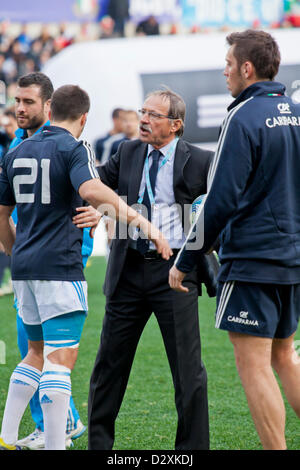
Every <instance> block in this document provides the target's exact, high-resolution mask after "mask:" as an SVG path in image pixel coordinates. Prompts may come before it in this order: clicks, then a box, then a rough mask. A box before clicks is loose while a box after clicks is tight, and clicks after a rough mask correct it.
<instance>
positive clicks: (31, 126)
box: [10, 72, 97, 450]
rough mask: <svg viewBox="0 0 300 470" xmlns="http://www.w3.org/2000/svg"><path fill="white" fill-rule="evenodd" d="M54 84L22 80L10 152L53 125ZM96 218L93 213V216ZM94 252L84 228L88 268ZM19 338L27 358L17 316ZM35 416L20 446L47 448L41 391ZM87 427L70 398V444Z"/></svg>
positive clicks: (37, 77)
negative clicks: (50, 117)
mask: <svg viewBox="0 0 300 470" xmlns="http://www.w3.org/2000/svg"><path fill="white" fill-rule="evenodd" d="M53 91H54V90H53V85H52V83H51V80H50V79H49V77H47V76H46V75H45V74H43V73H41V72H33V73H29V74H27V75H24V76H22V77H20V78H19V80H18V87H17V90H16V96H15V113H16V118H17V123H18V126H19V128H18V129H17V131H16V133H15V138H14V139H13V141H12V142H11V144H10V149H12V148H14V147H16V146H17V145H19V144H20V143H21V142H23V141H24V139H26V138H28V137H30V136H32V135H34V134H36V133H37V132H41V130H42V129H43V127H44V126H45V125H50V121H49V111H50V99H51V96H52V93H53ZM87 209H88V210H89V211H90V212H92V211H94V217H95V220H94V222H96V218H97V212H96V211H95V210H94V209H93V208H91V206H89V208H86V209H85V210H87ZM90 216H92V214H90ZM12 218H13V220H14V222H15V223H16V222H17V210H16V209H15V210H14V212H13V214H12ZM92 250H93V238H92V237H90V230H89V229H87V228H86V229H84V232H83V243H82V261H83V266H84V267H85V266H86V263H87V259H88V257H89V255H90V254H91V253H92ZM14 306H15V308H16V310H17V312H18V307H17V300H16V299H15V303H14ZM17 337H18V347H19V350H20V353H21V357H22V358H24V357H25V356H26V354H27V352H28V337H27V333H26V330H25V328H24V324H23V320H22V318H21V317H20V315H18V314H17ZM30 409H31V415H32V418H33V420H34V422H35V425H36V428H35V430H34V431H33V432H32V433H31V434H29V436H26V437H25V438H23V439H21V440H19V441H18V443H17V444H18V445H20V446H21V447H24V448H28V449H31V450H35V449H41V448H43V447H44V445H45V438H44V422H43V412H42V409H41V406H40V401H39V393H38V391H37V392H36V393H35V394H34V396H33V397H32V399H31V400H30ZM85 429H86V427H85V426H84V425H83V423H82V422H81V420H80V417H79V413H78V411H77V409H76V407H75V404H74V401H73V398H72V396H71V398H70V408H69V411H68V421H67V428H66V443H67V446H70V445H71V443H72V441H71V439H77V438H78V437H80V436H81V435H82V434H83V433H84V431H85Z"/></svg>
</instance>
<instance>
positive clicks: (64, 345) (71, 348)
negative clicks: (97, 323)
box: [40, 311, 86, 450]
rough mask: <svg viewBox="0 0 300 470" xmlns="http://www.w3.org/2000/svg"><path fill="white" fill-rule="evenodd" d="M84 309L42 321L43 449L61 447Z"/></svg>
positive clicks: (63, 447) (41, 393)
mask: <svg viewBox="0 0 300 470" xmlns="http://www.w3.org/2000/svg"><path fill="white" fill-rule="evenodd" d="M85 318H86V315H85V312H83V311H78V312H71V313H69V314H64V315H60V316H58V317H54V318H52V319H50V320H47V321H45V322H44V323H43V333H44V340H45V347H44V359H45V361H44V368H43V372H42V377H41V381H40V403H41V406H42V410H43V415H44V427H45V449H46V450H64V449H65V440H66V426H67V416H68V409H69V403H70V397H71V371H72V369H73V368H74V365H75V362H76V359H77V354H78V346H79V340H80V336H81V332H82V328H83V324H84V320H85Z"/></svg>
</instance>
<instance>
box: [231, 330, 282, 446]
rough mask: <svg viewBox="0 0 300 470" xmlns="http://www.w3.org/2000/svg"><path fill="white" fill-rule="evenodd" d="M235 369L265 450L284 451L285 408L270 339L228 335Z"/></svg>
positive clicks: (237, 334) (235, 334) (238, 334)
mask: <svg viewBox="0 0 300 470" xmlns="http://www.w3.org/2000/svg"><path fill="white" fill-rule="evenodd" d="M229 338H230V340H231V342H232V344H233V347H234V354H235V359H236V366H237V370H238V373H239V376H240V378H241V382H242V385H243V388H244V391H245V394H246V397H247V400H248V405H249V409H250V412H251V415H252V418H253V421H254V424H255V426H256V429H257V432H258V435H259V437H260V440H261V443H262V445H263V448H264V449H267V450H283V449H286V441H285V407H284V402H283V399H282V396H281V392H280V388H279V386H278V383H277V380H276V377H275V375H274V372H273V369H272V365H271V357H272V339H271V338H262V337H256V336H250V335H246V334H240V333H233V332H229Z"/></svg>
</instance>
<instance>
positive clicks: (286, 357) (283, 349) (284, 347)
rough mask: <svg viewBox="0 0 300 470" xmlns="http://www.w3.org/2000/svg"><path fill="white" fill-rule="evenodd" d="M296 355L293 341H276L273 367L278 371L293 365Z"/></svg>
mask: <svg viewBox="0 0 300 470" xmlns="http://www.w3.org/2000/svg"><path fill="white" fill-rule="evenodd" d="M295 354H296V352H295V348H294V343H293V341H292V340H274V341H273V347H272V367H273V368H274V369H275V370H276V371H281V370H282V369H283V368H286V367H287V366H289V365H291V364H293V357H294V355H295Z"/></svg>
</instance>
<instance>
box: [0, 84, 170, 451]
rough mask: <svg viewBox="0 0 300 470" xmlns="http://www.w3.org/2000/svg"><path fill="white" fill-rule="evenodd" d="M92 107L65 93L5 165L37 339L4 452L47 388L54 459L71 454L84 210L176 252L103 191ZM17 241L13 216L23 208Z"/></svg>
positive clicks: (4, 225)
mask: <svg viewBox="0 0 300 470" xmlns="http://www.w3.org/2000/svg"><path fill="white" fill-rule="evenodd" d="M89 106H90V101H89V97H88V95H87V93H86V92H85V91H83V90H82V89H80V88H79V87H78V86H73V85H66V86H63V87H60V88H59V89H58V90H56V91H55V92H54V94H53V96H52V100H51V125H50V126H44V128H43V129H42V131H41V132H39V133H37V134H35V135H33V136H32V137H30V138H28V139H25V140H24V142H22V143H21V144H20V145H19V146H17V147H16V148H15V149H12V150H11V151H10V152H8V154H7V155H6V156H5V157H4V162H3V171H2V173H1V175H0V240H1V241H2V243H3V245H4V247H5V249H6V252H7V253H8V254H10V253H12V263H11V271H12V280H13V287H14V291H15V294H16V297H17V299H18V308H19V314H20V316H21V317H22V319H23V322H24V325H25V328H26V332H27V335H28V338H29V342H28V353H27V355H26V356H25V358H24V359H23V360H22V361H21V362H20V364H19V365H18V366H17V367H16V369H15V370H14V372H13V374H12V376H11V380H10V385H9V390H8V396H7V401H6V406H5V411H4V416H3V421H2V429H1V438H0V445H1V446H2V448H6V449H15V448H16V445H15V444H16V442H17V439H18V428H19V423H20V420H21V418H22V416H23V413H24V410H25V409H26V406H27V404H28V403H29V401H30V399H31V398H32V396H33V394H34V393H35V391H36V390H37V388H39V393H40V403H41V406H42V410H43V416H44V427H45V449H48V450H54V449H55V450H59V449H65V440H66V439H65V432H66V423H67V413H68V407H69V400H70V396H71V377H70V376H71V370H72V369H73V367H74V365H75V362H76V358H77V351H78V345H79V341H80V336H81V332H82V328H83V325H84V321H85V318H86V314H87V310H88V306H87V285H86V281H85V278H84V274H83V265H82V258H81V247H82V230H81V229H80V228H78V227H76V226H75V225H74V224H73V216H74V215H75V213H76V208H77V207H79V206H81V205H82V200H85V201H87V202H88V203H89V204H91V205H92V206H93V207H95V208H97V207H98V206H99V205H102V207H103V205H104V206H105V212H106V213H107V215H109V216H113V217H115V218H117V219H119V220H121V221H123V222H125V223H128V224H131V225H133V226H136V227H138V228H140V229H141V230H142V231H143V232H144V233H146V234H149V238H150V239H151V240H153V242H154V243H155V245H156V248H157V251H158V252H159V253H161V254H162V256H163V257H164V258H165V259H169V256H170V254H171V250H170V248H169V245H168V243H167V241H166V240H165V239H164V237H163V236H162V234H161V233H160V232H159V231H158V230H157V229H156V228H155V227H154V226H153V225H152V224H150V223H149V221H148V220H147V219H145V218H143V217H142V216H141V215H140V214H138V213H137V212H136V211H134V210H133V209H131V208H129V207H128V206H127V205H126V204H125V203H124V201H122V199H120V198H119V197H118V196H117V195H116V194H115V192H114V191H112V190H111V189H109V188H108V187H107V186H105V185H104V184H103V183H101V181H100V179H99V177H98V173H97V171H96V169H95V166H94V154H93V152H92V150H91V147H90V146H89V144H88V143H86V142H84V141H82V140H79V137H80V135H81V133H82V131H83V128H84V126H85V123H86V120H87V114H88V111H89ZM15 205H16V206H17V211H18V224H17V228H16V231H15V227H14V225H13V224H12V223H11V220H10V215H11V213H12V211H13V209H14V207H15Z"/></svg>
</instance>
